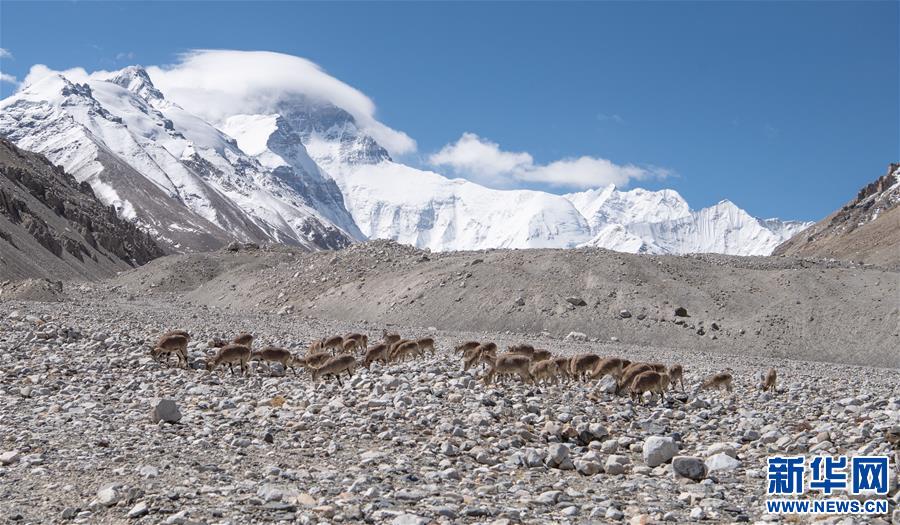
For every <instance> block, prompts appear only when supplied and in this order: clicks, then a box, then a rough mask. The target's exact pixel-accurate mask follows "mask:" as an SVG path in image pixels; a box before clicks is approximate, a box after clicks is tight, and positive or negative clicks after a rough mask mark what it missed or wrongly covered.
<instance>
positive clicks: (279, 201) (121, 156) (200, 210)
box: [0, 66, 806, 255]
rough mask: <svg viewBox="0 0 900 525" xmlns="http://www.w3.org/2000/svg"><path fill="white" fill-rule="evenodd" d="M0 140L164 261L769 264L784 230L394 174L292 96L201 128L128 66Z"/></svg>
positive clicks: (602, 195) (336, 123)
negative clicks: (688, 260)
mask: <svg viewBox="0 0 900 525" xmlns="http://www.w3.org/2000/svg"><path fill="white" fill-rule="evenodd" d="M0 108H2V109H3V111H2V114H0V134H3V135H6V136H8V137H9V138H10V139H11V140H13V141H14V142H16V143H17V144H18V145H19V146H21V147H23V148H26V149H31V150H34V151H37V152H41V153H44V154H46V155H47V156H48V157H49V158H50V159H51V160H52V161H53V162H54V163H57V164H60V165H62V166H63V167H64V168H65V169H66V170H67V171H70V172H71V173H73V175H75V177H76V178H77V179H78V180H80V181H87V182H88V183H90V184H91V186H92V187H93V188H94V191H95V192H96V193H97V195H98V196H99V197H100V198H101V199H102V200H103V201H104V202H105V203H107V204H111V205H113V206H115V207H116V209H117V210H118V212H119V214H120V215H121V216H122V217H124V218H126V219H129V220H132V221H134V222H135V223H136V224H138V225H139V226H140V227H141V228H143V229H145V230H146V231H149V232H151V233H152V234H153V235H154V236H155V237H156V238H158V239H160V241H161V242H163V243H164V244H165V245H167V246H168V247H169V249H172V250H175V251H184V250H209V249H216V248H218V247H221V246H223V245H224V244H226V243H228V242H230V241H231V240H238V241H242V242H273V243H285V244H288V245H296V246H301V247H303V248H306V249H312V250H317V249H338V248H342V247H345V246H347V245H349V244H350V243H352V242H356V241H361V240H365V239H370V238H371V239H374V238H388V239H394V240H398V241H400V242H404V243H408V244H411V245H413V246H416V247H418V248H429V249H431V250H434V251H447V250H468V249H485V248H574V247H578V246H597V247H604V248H609V249H613V250H618V251H627V252H634V253H655V254H666V253H672V254H681V253H695V252H705V251H711V252H716V253H725V254H733V255H768V254H769V253H771V250H772V249H773V248H774V247H775V246H776V245H778V244H780V243H781V242H783V241H784V240H786V239H787V238H789V237H790V236H791V235H792V234H793V233H794V232H795V231H797V230H799V229H801V227H803V226H806V224H805V223H798V222H795V221H781V220H778V219H766V220H761V219H756V218H754V217H752V216H750V215H749V214H747V213H746V212H744V211H743V210H740V208H737V207H736V206H734V205H733V204H732V203H730V201H728V202H727V204H726V203H725V202H723V203H719V204H717V205H714V206H711V207H709V208H704V209H701V210H691V208H690V207H689V206H688V204H687V202H686V201H685V200H684V199H683V198H682V197H681V195H680V194H678V192H677V191H675V190H659V191H649V190H644V189H641V188H636V189H632V190H627V191H622V190H619V189H617V188H616V187H615V186H607V187H603V188H596V189H590V190H586V191H582V192H576V193H569V194H565V195H557V194H553V193H548V192H543V191H536V190H497V189H491V188H488V187H485V186H481V185H479V184H477V183H474V182H471V181H468V180H465V179H452V178H448V177H445V176H444V175H441V174H439V173H435V172H432V171H426V170H421V169H417V168H415V167H412V166H408V165H405V164H402V163H399V162H396V161H395V160H393V159H392V158H391V156H390V154H389V153H388V151H387V150H386V149H385V148H384V147H382V146H381V145H379V144H378V143H377V142H376V141H375V140H374V139H373V138H372V137H371V136H369V135H368V134H367V133H366V132H364V131H363V129H362V128H361V127H360V126H359V125H358V124H357V122H356V120H355V118H354V117H353V115H351V113H349V112H348V111H346V110H344V109H342V108H340V107H338V106H336V105H334V104H332V103H329V102H323V101H321V100H317V99H314V98H311V97H308V96H305V95H298V94H296V93H294V94H289V95H285V96H284V97H283V98H281V99H279V100H278V102H277V104H275V106H274V107H273V111H272V112H269V113H265V114H243V113H239V114H234V115H226V116H224V117H223V118H222V119H221V120H220V121H217V122H211V121H207V120H204V119H203V118H201V117H199V116H197V115H198V114H200V113H202V108H194V109H195V110H197V109H200V110H201V111H200V112H199V113H198V112H197V111H194V112H192V111H191V108H184V107H182V106H180V105H178V104H176V103H175V102H173V101H171V100H169V99H167V98H166V95H165V93H164V92H163V91H161V90H159V89H157V87H156V86H155V84H154V83H153V79H152V77H151V75H150V74H149V73H148V71H147V70H145V69H144V68H142V67H140V66H129V67H126V68H124V69H122V70H120V71H117V72H112V73H106V74H105V75H104V76H103V78H101V77H98V76H96V75H92V76H90V78H89V79H88V80H87V81H85V82H82V83H76V82H72V81H70V80H69V79H67V78H66V77H65V76H64V75H62V74H58V73H53V74H51V75H48V76H47V77H45V78H43V79H41V80H38V81H36V82H34V83H32V84H30V85H28V86H25V87H23V88H22V89H20V90H19V91H18V92H17V93H15V94H14V95H12V96H11V97H9V98H7V99H5V100H3V101H0Z"/></svg>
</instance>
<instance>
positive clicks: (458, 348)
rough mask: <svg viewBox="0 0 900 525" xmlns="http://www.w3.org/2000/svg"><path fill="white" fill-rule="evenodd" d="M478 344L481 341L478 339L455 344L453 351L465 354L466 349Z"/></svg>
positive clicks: (476, 346)
mask: <svg viewBox="0 0 900 525" xmlns="http://www.w3.org/2000/svg"><path fill="white" fill-rule="evenodd" d="M479 345H481V343H479V342H478V341H466V342H465V343H461V344H458V345H456V348H454V349H453V351H454V352H456V353H457V354H465V353H466V351H467V350H472V349H474V348H478V346H479Z"/></svg>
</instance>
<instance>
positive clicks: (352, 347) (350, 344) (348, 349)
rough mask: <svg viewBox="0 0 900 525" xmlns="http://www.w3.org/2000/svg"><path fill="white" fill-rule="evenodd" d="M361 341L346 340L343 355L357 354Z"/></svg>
mask: <svg viewBox="0 0 900 525" xmlns="http://www.w3.org/2000/svg"><path fill="white" fill-rule="evenodd" d="M359 343H360V342H359V341H358V340H356V339H347V338H346V337H345V338H344V345H343V347H342V348H341V353H344V354H352V353H354V352H356V349H357V347H359Z"/></svg>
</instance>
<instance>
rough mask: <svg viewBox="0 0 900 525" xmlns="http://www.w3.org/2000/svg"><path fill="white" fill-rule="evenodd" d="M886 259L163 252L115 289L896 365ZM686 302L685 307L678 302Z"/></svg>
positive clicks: (358, 250)
mask: <svg viewBox="0 0 900 525" xmlns="http://www.w3.org/2000/svg"><path fill="white" fill-rule="evenodd" d="M898 282H900V281H898V273H896V272H893V271H886V270H884V269H879V268H874V267H863V266H858V265H853V264H849V263H839V262H830V263H829V262H813V261H808V260H802V259H795V258H788V257H757V258H742V257H728V256H706V255H704V256H684V257H677V256H637V255H630V254H623V253H616V252H610V251H607V250H599V249H578V250H512V251H508V250H489V251H482V252H455V253H441V254H431V253H426V252H423V251H418V250H415V249H413V248H410V247H406V246H401V245H398V244H395V243H390V242H383V241H378V242H371V243H366V244H361V245H355V246H353V247H351V248H349V249H346V250H343V251H340V252H327V253H300V252H295V251H288V250H283V249H277V250H273V251H265V250H250V251H239V252H218V253H213V254H191V255H178V256H170V257H165V258H162V259H159V260H157V261H154V262H152V263H151V264H148V265H146V266H144V267H142V268H139V269H136V270H134V271H129V272H127V273H125V274H123V275H121V276H120V277H118V278H116V279H115V280H113V281H112V282H111V284H110V286H112V287H113V288H114V289H115V293H116V294H119V293H125V294H126V295H131V296H140V295H146V294H149V295H151V296H158V297H166V296H168V294H172V293H177V294H178V295H181V294H182V293H183V294H185V298H186V299H187V300H188V301H190V302H191V303H193V304H198V305H204V306H207V307H209V308H213V309H224V310H230V311H237V312H240V311H253V312H261V313H278V314H280V315H284V316H289V317H290V316H304V317H316V318H323V319H336V320H344V321H350V322H357V321H360V322H367V323H373V324H375V325H377V326H388V325H391V324H397V325H402V326H421V327H428V326H434V327H436V328H438V329H446V330H464V331H468V330H471V331H511V332H514V333H527V334H537V333H540V332H547V333H549V334H550V335H554V336H565V335H567V334H568V333H569V332H573V331H574V332H583V333H584V334H586V335H587V337H589V338H597V339H598V340H600V341H605V342H612V343H616V342H620V343H623V344H625V343H627V344H635V345H652V346H668V347H678V348H686V349H696V350H702V351H704V352H714V353H731V354H734V353H738V354H748V355H755V356H763V357H785V358H792V359H808V360H816V361H829V362H836V363H854V364H867V365H873V366H886V367H900V354H898V353H897V352H896V351H895V349H896V348H897V347H898V346H900V335H898V331H900V328H898V302H897V297H898ZM677 308H684V309H685V310H686V313H687V316H678V315H676V309H677Z"/></svg>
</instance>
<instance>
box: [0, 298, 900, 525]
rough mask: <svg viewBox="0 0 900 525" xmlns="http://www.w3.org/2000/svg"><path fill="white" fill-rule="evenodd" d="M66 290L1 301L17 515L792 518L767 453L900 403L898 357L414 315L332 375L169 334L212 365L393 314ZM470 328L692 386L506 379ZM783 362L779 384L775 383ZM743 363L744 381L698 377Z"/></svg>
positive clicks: (7, 431)
mask: <svg viewBox="0 0 900 525" xmlns="http://www.w3.org/2000/svg"><path fill="white" fill-rule="evenodd" d="M63 299H64V300H62V301H61V302H55V303H53V302H25V301H6V302H4V303H0V357H2V359H0V377H2V381H0V521H9V522H16V523H49V522H66V523H122V522H135V523H235V524H237V523H261V522H298V523H331V522H343V523H360V522H368V523H394V524H418V523H421V524H425V523H520V522H521V523H586V522H596V523H618V522H626V523H656V522H673V523H685V522H695V521H696V522H708V523H720V522H748V521H749V522H758V521H759V522H781V521H789V520H782V518H780V517H777V516H771V515H766V514H765V512H764V508H763V499H764V492H765V469H766V463H765V460H766V457H767V456H768V455H770V454H774V453H797V454H806V453H809V454H815V453H820V454H844V453H846V454H858V453H873V454H877V453H887V452H888V450H889V445H888V444H887V443H886V441H885V439H884V437H883V429H884V428H886V427H889V426H891V425H897V424H900V371H898V370H896V369H885V368H863V367H854V366H846V365H842V366H839V367H838V366H835V365H831V364H826V363H813V362H804V361H791V360H782V359H774V358H771V357H752V356H748V355H745V354H739V355H734V354H725V353H721V352H719V353H714V354H709V353H705V352H699V351H695V350H688V349H679V348H663V347H650V346H639V345H631V344H626V343H624V342H610V341H608V340H607V339H603V342H598V341H596V340H594V341H591V340H566V339H565V338H562V337H552V336H550V335H546V334H545V335H540V334H536V333H535V334H532V335H522V334H514V333H507V332H504V333H464V332H445V331H440V330H433V329H429V328H428V327H427V326H426V327H419V328H416V327H412V326H393V327H389V328H391V329H394V330H397V331H399V332H401V333H402V334H404V335H416V336H422V335H425V334H430V335H432V336H434V337H435V338H436V340H437V342H438V355H437V356H433V357H428V358H425V359H420V360H417V361H412V362H407V363H403V364H396V365H390V366H387V367H379V366H378V365H375V366H373V368H372V369H371V370H369V371H366V370H365V369H363V370H360V371H359V372H358V373H357V374H355V375H354V377H353V378H352V379H351V380H345V381H344V382H343V385H342V386H340V385H338V383H337V382H335V381H333V380H328V381H323V382H321V383H319V384H313V382H312V381H311V380H310V378H309V375H308V374H307V373H305V372H301V373H299V374H297V375H294V374H293V373H292V372H287V373H286V374H282V373H281V371H280V369H279V368H278V366H277V365H276V367H275V368H276V370H275V373H274V374H269V373H268V372H265V371H262V370H254V371H253V372H252V373H250V374H249V375H248V376H246V377H241V376H232V375H231V374H229V373H224V374H222V373H219V374H213V375H210V374H208V373H206V372H205V371H201V370H196V369H191V370H183V369H177V368H169V367H166V366H164V365H161V364H158V363H156V362H154V361H153V360H151V359H150V357H149V355H148V350H149V346H148V342H149V341H152V340H155V338H156V337H157V336H158V334H159V333H160V332H162V331H164V330H168V329H172V328H183V329H187V330H189V331H191V333H192V334H194V336H195V340H194V342H193V343H192V345H191V352H190V354H191V360H192V362H193V364H194V366H196V367H198V368H199V367H201V366H202V364H203V360H204V359H205V358H206V357H207V356H208V355H209V351H208V350H207V349H206V348H205V346H206V341H207V340H208V339H210V338H211V337H213V336H216V335H224V334H233V333H235V332H237V331H239V330H252V331H253V332H254V333H256V334H257V337H258V339H257V343H256V344H273V343H274V344H280V345H284V346H288V347H292V348H295V349H298V350H299V349H300V348H301V347H303V346H304V345H305V344H307V343H308V342H309V341H310V340H311V339H312V338H313V337H319V336H322V335H326V334H332V333H342V332H346V331H351V330H352V331H363V332H365V333H368V334H369V336H370V338H373V339H374V338H375V337H376V336H377V335H379V334H380V333H381V329H382V328H383V327H384V326H382V325H375V324H368V323H362V322H346V323H336V322H326V321H321V320H317V319H314V318H307V317H300V316H297V315H284V313H282V315H278V314H276V313H265V312H259V311H254V310H251V309H248V310H236V309H222V308H211V307H206V306H204V305H200V306H198V305H196V304H195V303H192V302H187V300H185V299H183V298H180V297H177V296H168V295H155V296H152V295H151V296H143V297H140V296H139V297H131V298H130V300H129V298H128V296H127V295H126V294H122V295H121V296H118V297H117V296H115V295H106V294H100V293H97V292H96V290H93V289H90V288H88V287H69V288H68V290H67V293H66V296H65V297H64V298H63ZM471 338H475V339H482V340H484V339H490V340H494V341H496V342H498V344H501V345H502V344H511V343H514V342H523V341H526V340H527V341H530V342H533V343H534V344H535V345H536V346H539V347H544V348H548V349H550V350H552V351H554V352H556V353H560V354H568V353H575V352H587V351H589V352H596V353H598V354H602V355H619V356H622V357H627V358H629V359H631V360H644V359H646V360H649V359H652V360H655V361H662V362H666V363H674V362H680V363H682V364H684V366H685V370H686V376H687V378H686V379H687V390H688V394H687V395H681V394H676V395H673V396H671V398H670V399H669V400H668V401H666V402H663V403H658V404H649V403H648V405H646V406H635V405H632V404H631V402H630V401H629V400H628V399H627V398H624V397H615V396H613V395H611V394H604V395H603V396H602V400H601V401H599V402H593V401H590V400H588V399H587V394H588V392H589V391H590V389H591V388H593V386H594V385H588V384H583V383H578V384H563V385H559V386H546V387H534V386H526V385H523V384H520V383H517V382H509V383H507V384H503V385H493V386H490V387H488V386H485V385H484V384H483V383H482V382H481V381H479V380H478V372H476V371H471V370H470V371H469V372H463V371H461V368H462V367H461V362H460V360H459V358H458V357H457V356H455V355H453V354H452V352H451V350H450V347H451V346H452V344H453V343H455V342H457V341H460V340H465V339H471ZM770 366H776V367H777V368H778V370H779V388H778V391H777V392H775V393H761V392H759V391H758V390H757V389H756V384H757V382H758V380H759V379H758V375H759V374H760V373H761V372H763V371H765V370H766V369H768V368H769V367H770ZM727 367H730V368H731V369H733V371H734V374H735V383H736V384H735V387H736V388H735V392H734V393H733V394H727V393H725V392H721V393H717V392H704V393H701V394H699V395H694V394H692V391H693V389H694V387H695V386H696V385H697V384H698V383H699V381H700V379H701V378H702V377H703V376H704V375H706V374H708V373H710V372H713V371H719V370H722V369H724V368H727ZM161 399H169V400H172V401H174V403H175V405H176V406H177V411H178V413H179V414H180V419H179V420H178V421H177V422H176V423H169V422H166V419H174V417H173V416H174V414H173V413H171V407H168V410H166V408H167V407H165V406H163V407H161V412H163V413H161V414H157V415H158V416H162V417H163V420H160V421H159V422H154V419H157V418H154V417H152V414H151V412H152V411H153V409H154V407H156V406H157V404H158V402H159V401H160V400H161ZM675 456H678V457H681V456H686V457H688V459H674V457H675ZM676 470H677V471H678V472H677V473H676ZM679 473H680V474H681V475H679ZM684 475H688V476H693V477H695V478H696V479H690V478H688V477H684ZM893 483H894V484H895V486H896V474H895V475H894V481H893ZM898 499H900V496H898V495H896V494H895V495H894V496H893V503H892V505H893V507H892V512H893V509H894V508H896V504H897V502H898ZM898 516H900V514H895V515H894V519H895V520H897V519H898ZM840 519H843V518H834V519H832V520H831V521H839V520H840ZM795 521H796V520H795ZM851 521H852V522H871V523H889V522H890V521H891V517H890V516H881V517H870V518H864V519H859V520H851Z"/></svg>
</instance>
